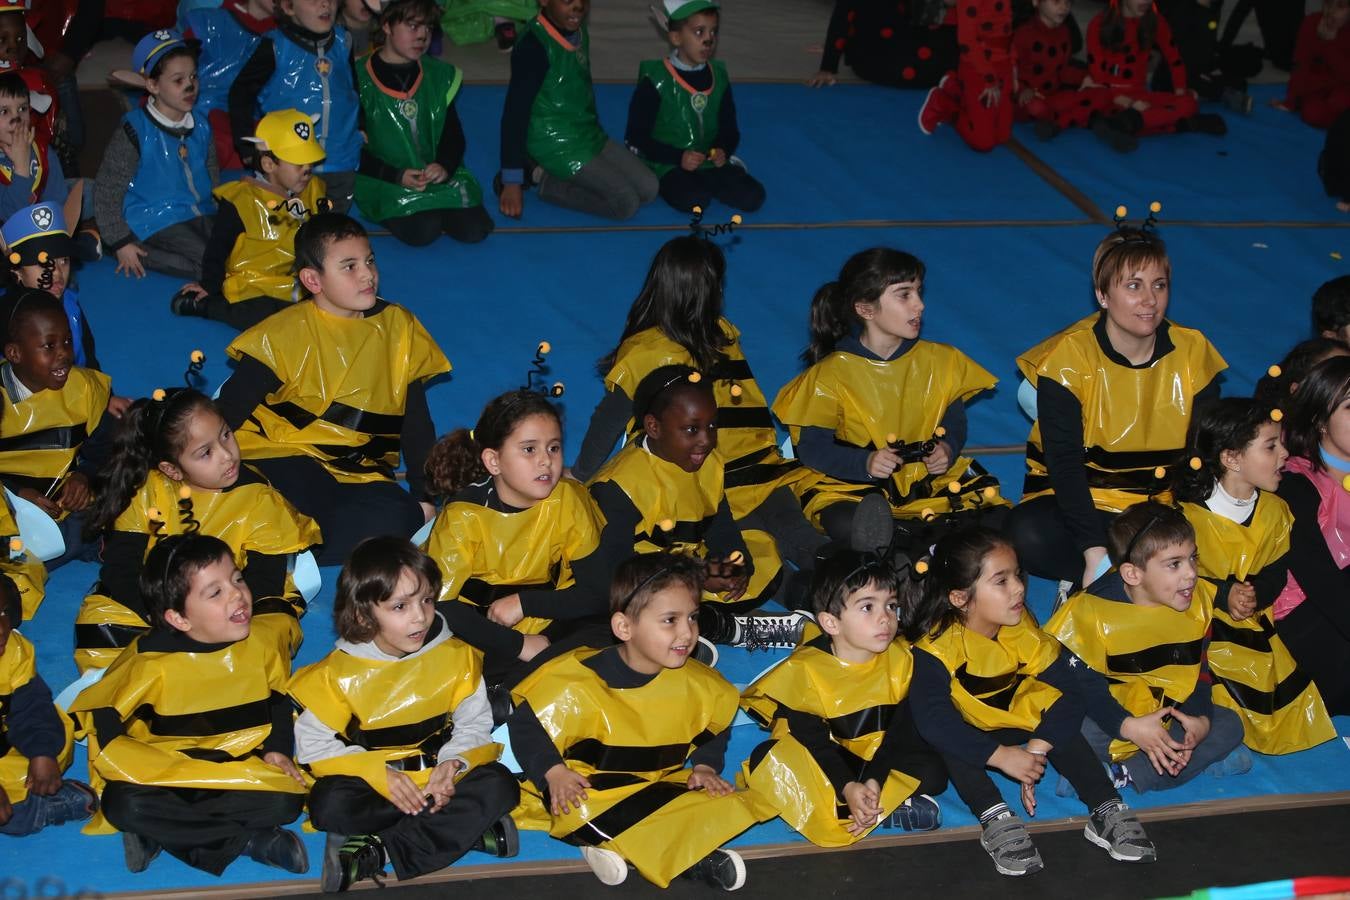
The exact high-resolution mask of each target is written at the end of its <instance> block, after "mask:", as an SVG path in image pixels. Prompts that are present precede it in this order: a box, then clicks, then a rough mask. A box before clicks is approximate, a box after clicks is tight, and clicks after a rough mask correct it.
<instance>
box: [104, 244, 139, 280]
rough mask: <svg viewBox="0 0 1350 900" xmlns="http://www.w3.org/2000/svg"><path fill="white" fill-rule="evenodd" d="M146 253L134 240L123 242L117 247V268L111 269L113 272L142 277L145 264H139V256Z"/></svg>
mask: <svg viewBox="0 0 1350 900" xmlns="http://www.w3.org/2000/svg"><path fill="white" fill-rule="evenodd" d="M147 255H148V252H147V251H146V250H144V249H142V247H141V245H140V244H137V243H136V242H135V241H132V242H131V243H129V244H123V245H122V246H120V247H118V248H117V268H116V269H113V274H114V275H127V276H132V277H135V278H144V277H145V266H144V265H142V264H141V257H143V256H147Z"/></svg>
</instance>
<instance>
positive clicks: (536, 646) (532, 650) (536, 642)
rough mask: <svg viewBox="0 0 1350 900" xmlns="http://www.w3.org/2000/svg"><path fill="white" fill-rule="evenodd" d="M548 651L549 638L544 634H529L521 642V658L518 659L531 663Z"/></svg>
mask: <svg viewBox="0 0 1350 900" xmlns="http://www.w3.org/2000/svg"><path fill="white" fill-rule="evenodd" d="M547 649H548V638H546V637H544V636H543V635H542V634H527V635H525V639H524V640H522V641H521V642H520V656H518V657H516V658H517V659H519V660H520V661H521V662H529V661H530V660H532V659H534V658H535V657H536V656H538V655H539V654H540V653H543V652H544V651H545V650H547Z"/></svg>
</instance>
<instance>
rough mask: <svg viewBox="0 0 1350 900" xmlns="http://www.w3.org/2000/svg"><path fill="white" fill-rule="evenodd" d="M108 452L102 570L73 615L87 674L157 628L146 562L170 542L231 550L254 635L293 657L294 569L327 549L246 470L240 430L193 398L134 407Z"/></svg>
mask: <svg viewBox="0 0 1350 900" xmlns="http://www.w3.org/2000/svg"><path fill="white" fill-rule="evenodd" d="M156 393H157V394H158V393H160V392H156ZM113 447H114V449H113V452H112V453H111V454H110V455H109V459H108V462H107V464H106V465H105V466H104V467H103V469H102V471H101V472H100V473H99V475H98V478H97V479H96V481H95V483H94V502H93V505H92V506H91V507H90V509H89V514H88V524H87V528H88V533H89V534H90V535H93V536H101V537H102V538H103V553H102V562H103V566H102V568H101V569H100V570H99V577H98V581H97V582H95V583H94V586H93V587H92V588H91V589H90V592H89V594H88V596H86V597H85V598H84V602H83V603H82V604H81V605H80V611H79V613H78V614H76V616H75V665H76V666H77V667H78V668H79V669H80V671H81V672H83V671H85V670H87V669H90V668H103V667H106V666H108V665H110V664H111V663H112V661H113V660H114V659H116V658H117V655H118V654H119V653H120V652H121V650H122V648H123V647H125V646H127V645H128V644H130V643H131V641H132V639H133V638H135V637H137V636H138V635H141V634H144V633H145V632H147V631H149V630H150V626H151V624H152V621H151V615H150V609H149V607H148V605H147V601H146V598H145V596H144V595H143V594H142V593H141V588H140V580H141V576H142V575H143V574H144V563H145V558H146V556H147V555H148V554H149V552H150V550H151V549H152V548H153V546H154V544H155V543H156V542H158V541H160V540H162V539H163V538H164V537H165V536H167V535H174V534H184V533H201V534H209V535H211V536H212V537H215V538H219V539H220V540H222V541H224V542H225V543H226V544H228V545H229V547H230V552H231V553H232V554H233V558H234V561H235V565H236V566H238V567H239V570H240V571H241V572H243V573H244V581H245V582H246V583H247V584H248V587H249V593H250V594H252V596H253V632H254V634H255V635H258V636H263V635H266V636H270V637H271V638H272V639H273V642H274V644H275V646H276V649H277V652H278V653H279V655H280V656H281V657H282V659H290V658H291V656H292V655H294V653H295V651H296V650H298V649H299V647H300V640H301V638H302V634H301V630H300V621H299V620H300V617H301V616H303V615H304V614H305V600H304V598H303V597H301V596H300V592H299V591H298V590H297V589H296V587H295V583H294V580H293V579H292V576H291V569H292V568H293V563H294V559H295V554H297V553H302V552H304V551H305V550H307V549H308V548H309V547H311V546H313V545H315V544H317V543H319V541H320V539H321V537H320V534H319V529H318V528H317V527H316V526H315V524H314V522H313V521H311V520H310V519H309V518H307V517H306V516H302V515H300V513H298V512H296V511H295V508H294V507H293V506H291V505H290V504H289V503H287V502H286V500H285V499H284V498H283V497H282V496H281V494H279V493H277V492H276V491H275V490H274V489H273V488H272V487H271V486H270V485H269V484H268V483H267V481H266V480H264V479H263V477H262V476H261V475H259V474H258V472H257V470H255V469H252V468H250V467H249V466H246V465H243V464H242V463H241V462H240V459H239V444H238V442H236V441H235V438H234V432H232V431H231V430H230V429H229V427H228V426H226V424H225V420H224V419H222V418H221V416H220V412H219V410H217V409H216V405H215V404H214V403H212V402H211V401H210V400H209V399H207V398H206V397H205V396H203V395H202V394H200V393H198V392H197V391H194V390H190V389H189V390H177V391H173V392H170V393H167V394H165V395H163V398H162V399H149V400H138V401H136V403H134V404H132V406H131V409H129V410H128V411H127V413H126V414H125V415H124V416H123V417H122V420H121V422H119V423H118V425H117V430H116V437H115V439H114V442H113Z"/></svg>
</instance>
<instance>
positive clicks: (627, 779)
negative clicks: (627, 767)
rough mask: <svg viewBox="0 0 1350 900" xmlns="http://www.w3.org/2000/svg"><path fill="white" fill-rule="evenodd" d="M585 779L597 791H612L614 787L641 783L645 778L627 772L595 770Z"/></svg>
mask: <svg viewBox="0 0 1350 900" xmlns="http://www.w3.org/2000/svg"><path fill="white" fill-rule="evenodd" d="M586 780H587V781H589V782H590V783H591V787H592V788H594V789H595V790H597V791H612V790H614V789H615V788H621V787H628V786H629V785H630V784H641V783H642V782H644V781H646V779H645V778H639V777H638V776H636V775H630V774H628V773H627V772H596V773H595V774H594V775H590V776H588V777H587V778H586Z"/></svg>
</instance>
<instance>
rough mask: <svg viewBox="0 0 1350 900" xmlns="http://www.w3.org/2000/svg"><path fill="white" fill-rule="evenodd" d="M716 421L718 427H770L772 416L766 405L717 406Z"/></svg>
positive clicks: (771, 425)
mask: <svg viewBox="0 0 1350 900" xmlns="http://www.w3.org/2000/svg"><path fill="white" fill-rule="evenodd" d="M716 422H717V427H718V428H719V429H720V428H772V427H773V416H771V415H769V408H768V407H767V406H719V407H717V418H716Z"/></svg>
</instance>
